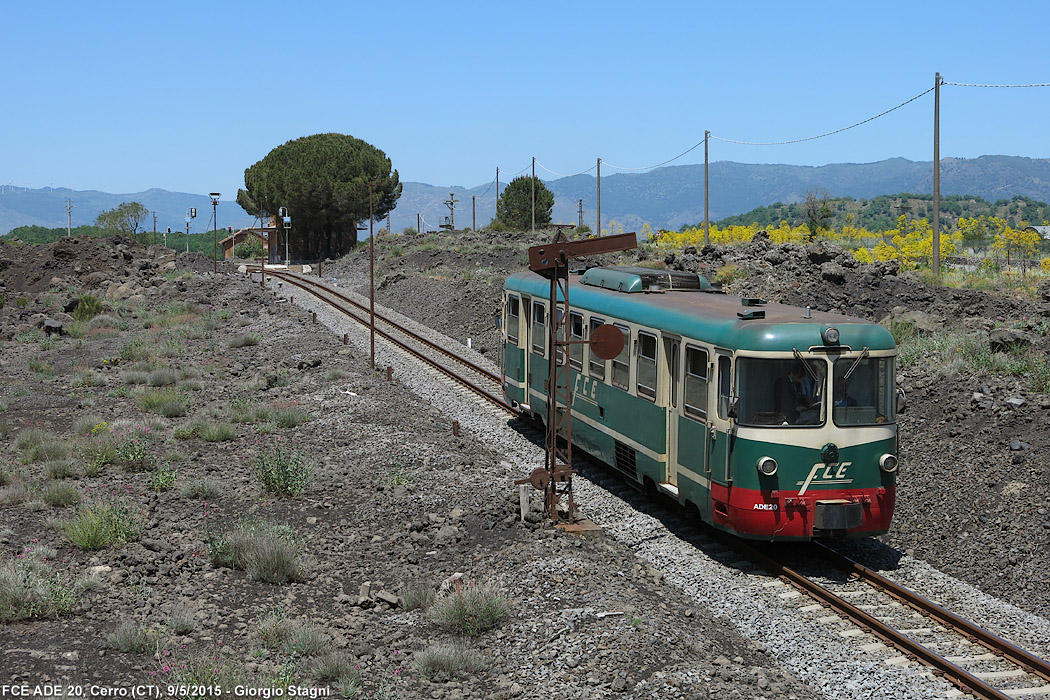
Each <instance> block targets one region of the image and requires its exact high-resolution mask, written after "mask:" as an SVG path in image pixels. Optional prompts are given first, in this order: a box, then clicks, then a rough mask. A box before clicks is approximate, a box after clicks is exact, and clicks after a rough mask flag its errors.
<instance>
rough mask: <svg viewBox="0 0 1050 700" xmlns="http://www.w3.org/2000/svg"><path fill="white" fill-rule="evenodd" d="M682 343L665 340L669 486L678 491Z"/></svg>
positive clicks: (675, 340)
mask: <svg viewBox="0 0 1050 700" xmlns="http://www.w3.org/2000/svg"><path fill="white" fill-rule="evenodd" d="M681 345H682V344H681V341H679V340H678V339H677V338H664V361H665V366H666V370H665V376H667V377H668V381H666V382H663V386H666V387H667V443H666V445H667V476H666V477H664V478H665V479H666V480H667V484H668V485H669V486H671V487H673V491H674V492H675V493H676V494H677V491H678V420H679V417H680V416H681V415H682V388H681V370H680V366H681V360H680V359H679V355H680V353H681Z"/></svg>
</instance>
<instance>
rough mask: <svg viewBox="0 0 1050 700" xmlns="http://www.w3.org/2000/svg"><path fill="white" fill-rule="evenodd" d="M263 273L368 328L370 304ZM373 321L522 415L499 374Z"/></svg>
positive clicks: (298, 278)
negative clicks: (508, 399) (506, 396)
mask: <svg viewBox="0 0 1050 700" xmlns="http://www.w3.org/2000/svg"><path fill="white" fill-rule="evenodd" d="M258 269H259V268H258V267H257V266H256V267H254V268H249V270H250V271H255V272H258ZM266 274H267V275H269V276H270V277H273V278H274V279H278V280H280V281H281V282H284V283H287V284H290V285H293V286H295V287H297V288H299V289H302V290H303V291H304V292H306V293H308V294H310V295H312V296H313V297H315V298H317V299H318V300H320V301H322V302H324V303H325V304H328V305H329V306H331V307H332V308H333V309H335V310H337V311H339V312H340V313H342V314H344V315H346V316H348V317H349V318H351V319H353V320H354V321H357V322H358V323H360V324H361V325H363V326H365V327H371V320H370V309H369V307H368V306H366V305H365V304H362V303H360V302H358V301H357V300H356V299H353V298H351V297H350V296H349V295H347V294H345V293H343V292H342V291H341V290H339V289H336V288H334V287H330V286H328V285H327V284H324V283H323V282H321V281H319V280H317V279H316V278H313V277H306V276H303V275H299V274H296V273H293V272H285V271H281V270H267V271H266ZM375 321H376V329H375V332H376V335H378V336H380V337H381V338H383V339H384V340H386V341H388V342H389V343H391V344H393V345H395V346H396V347H398V348H400V349H401V350H403V351H405V352H407V353H409V354H411V355H412V356H413V357H415V358H417V359H419V360H421V361H422V362H424V363H426V364H428V365H430V366H432V367H434V368H435V369H437V370H438V371H439V372H441V373H442V374H444V375H445V376H447V377H448V378H450V379H452V380H453V381H455V382H456V383H458V384H460V385H462V386H464V387H466V388H467V389H468V390H469V391H471V392H473V393H475V394H477V395H478V396H480V397H481V398H483V399H485V400H486V401H488V402H489V403H491V404H493V405H495V406H497V407H499V408H501V409H503V410H504V411H506V412H507V413H510V414H511V415H513V416H515V417H519V416H520V415H521V412H520V411H518V410H517V409H516V408H514V407H513V406H511V405H510V404H509V403H508V402H506V401H505V400H504V399H503V397H502V396H501V394H502V390H503V378H502V377H501V376H499V375H498V374H496V373H494V372H491V371H489V370H488V369H486V368H485V367H482V366H480V365H478V364H476V363H474V362H471V361H470V360H468V359H466V358H464V357H462V356H460V355H459V354H457V353H456V352H454V351H453V350H451V349H449V348H446V347H443V346H441V345H439V344H437V343H434V342H433V341H431V340H428V339H427V338H424V337H423V336H421V335H419V334H418V333H416V332H414V331H412V330H411V329H409V328H406V327H405V326H404V325H402V324H400V323H397V322H396V321H394V320H393V319H391V318H389V317H387V316H385V315H383V314H380V313H376V314H375Z"/></svg>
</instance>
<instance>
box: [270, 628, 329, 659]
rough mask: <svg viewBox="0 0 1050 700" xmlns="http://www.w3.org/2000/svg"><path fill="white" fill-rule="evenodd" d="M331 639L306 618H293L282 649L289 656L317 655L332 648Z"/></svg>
mask: <svg viewBox="0 0 1050 700" xmlns="http://www.w3.org/2000/svg"><path fill="white" fill-rule="evenodd" d="M331 645H332V644H331V641H329V639H328V637H327V636H326V635H325V634H324V633H323V632H322V631H321V630H320V629H319V628H318V627H316V626H315V625H313V624H312V623H310V622H307V621H306V620H292V621H291V623H290V624H289V629H288V633H287V634H286V635H285V637H284V641H283V642H282V643H281V651H283V652H284V653H285V654H288V655H289V656H293V657H299V656H317V655H319V654H323V653H325V652H327V651H328V650H329V648H331Z"/></svg>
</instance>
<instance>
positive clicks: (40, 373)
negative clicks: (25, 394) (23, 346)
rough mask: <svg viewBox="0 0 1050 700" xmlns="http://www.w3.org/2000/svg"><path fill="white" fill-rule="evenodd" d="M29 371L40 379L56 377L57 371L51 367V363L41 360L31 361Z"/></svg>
mask: <svg viewBox="0 0 1050 700" xmlns="http://www.w3.org/2000/svg"><path fill="white" fill-rule="evenodd" d="M29 371H30V372H33V373H34V374H36V376H37V378H38V379H47V378H49V377H53V376H55V370H54V368H53V367H52V366H51V363H50V362H47V361H46V360H40V359H32V360H30V361H29Z"/></svg>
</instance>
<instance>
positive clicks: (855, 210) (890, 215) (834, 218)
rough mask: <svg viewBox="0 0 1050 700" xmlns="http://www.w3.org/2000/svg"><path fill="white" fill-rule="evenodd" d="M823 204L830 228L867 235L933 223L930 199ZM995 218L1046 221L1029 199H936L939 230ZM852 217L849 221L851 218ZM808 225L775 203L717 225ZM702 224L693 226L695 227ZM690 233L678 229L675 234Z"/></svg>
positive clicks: (1047, 213) (798, 206)
mask: <svg viewBox="0 0 1050 700" xmlns="http://www.w3.org/2000/svg"><path fill="white" fill-rule="evenodd" d="M821 204H826V205H827V207H828V209H829V212H830V218H829V219H828V221H827V222H826V223H827V226H828V227H829V228H837V229H838V228H842V227H844V226H847V225H851V226H856V227H858V228H865V229H868V230H869V231H886V230H888V229H892V228H896V226H897V220H898V217H900V216H902V215H903V216H907V217H908V218H909V219H912V218H916V219H920V218H924V219H932V218H933V195H932V194H912V193H909V192H903V193H901V194H885V195H880V196H878V197H873V198H872V199H855V198H853V197H827V198H824V199H822V200H821ZM981 216H985V217H996V218H999V219H1003V220H1004V221H1005V222H1006V223H1007V224H1008V225H1009V226H1011V227H1013V228H1019V227H1021V228H1023V227H1024V226H1025V225H1028V224H1034V225H1044V224H1047V223H1048V221H1050V204H1046V203H1045V202H1038V201H1036V200H1034V199H1031V198H1030V197H1024V196H1022V195H1017V196H1015V197H1013V198H1011V199H1000V200H997V201H995V202H989V201H988V200H986V199H983V198H982V197H977V196H974V195H949V196H942V197H941V226H942V227H943V229H944V230H951V229H954V228H958V226H959V219H976V218H978V217H981ZM851 217H852V218H851ZM806 220H807V214H806V203H805V202H798V203H794V204H784V203H782V202H777V203H776V204H770V205H769V206H765V207H758V208H756V209H752V210H751V211H749V212H747V213H746V214H740V215H737V216H729V217H726V218H724V219H721V220H720V221H719V222H718V224H719V226H721V227H723V228H724V227H727V226H748V225H750V224H758V225H759V226H778V225H779V224H780V222H781V221H786V222H788V224H791V225H801V224H805V223H806ZM699 225H702V224H696V225H695V226H699ZM686 228H690V227H689V226H683V227H682V228H681V229H680V230H683V231H684V230H685V229H686Z"/></svg>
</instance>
